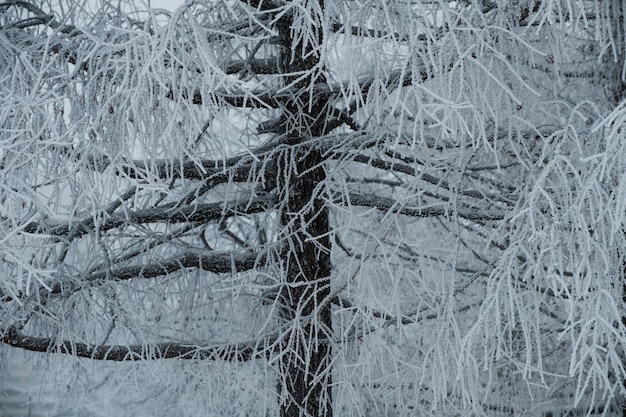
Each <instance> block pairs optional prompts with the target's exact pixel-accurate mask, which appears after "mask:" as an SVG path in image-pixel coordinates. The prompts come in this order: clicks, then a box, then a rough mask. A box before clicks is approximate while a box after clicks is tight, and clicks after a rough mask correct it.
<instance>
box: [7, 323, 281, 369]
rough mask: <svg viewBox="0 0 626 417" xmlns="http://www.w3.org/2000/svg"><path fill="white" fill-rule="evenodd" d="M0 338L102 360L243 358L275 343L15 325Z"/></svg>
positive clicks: (270, 348) (271, 339)
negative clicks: (105, 337)
mask: <svg viewBox="0 0 626 417" xmlns="http://www.w3.org/2000/svg"><path fill="white" fill-rule="evenodd" d="M2 334H3V335H2V336H0V342H2V343H6V344H7V345H10V346H13V347H17V348H22V349H25V350H30V351H33V352H47V353H48V352H52V353H62V354H68V355H74V356H78V357H82V358H89V359H95V360H103V361H143V360H157V359H196V360H197V359H201V360H215V361H228V362H246V361H250V360H252V359H257V358H267V357H268V356H269V355H271V354H272V352H273V351H274V349H275V347H276V345H277V344H276V339H277V338H276V336H269V337H265V338H263V339H260V340H257V341H252V342H242V343H234V344H223V345H213V346H199V345H198V344H196V343H189V344H186V343H157V344H154V345H90V344H86V343H75V342H72V341H69V340H62V341H56V340H54V339H52V338H47V337H31V336H26V335H23V334H20V333H19V332H18V331H17V330H16V329H15V327H9V328H8V329H6V330H4V331H3V332H2Z"/></svg>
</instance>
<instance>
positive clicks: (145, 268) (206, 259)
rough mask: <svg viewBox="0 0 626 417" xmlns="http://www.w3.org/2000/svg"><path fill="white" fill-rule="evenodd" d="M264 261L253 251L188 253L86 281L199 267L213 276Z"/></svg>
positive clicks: (101, 273) (99, 274) (150, 275)
mask: <svg viewBox="0 0 626 417" xmlns="http://www.w3.org/2000/svg"><path fill="white" fill-rule="evenodd" d="M262 260H263V259H262V257H261V256H260V255H259V254H257V253H250V252H217V251H206V252H196V251H187V252H183V253H182V254H180V255H177V256H174V257H172V258H169V259H164V260H162V261H157V262H153V263H150V264H147V265H132V266H123V267H118V268H114V269H111V270H109V271H98V272H94V273H92V274H90V275H88V276H87V277H86V278H85V280H86V281H103V280H114V281H124V280H128V279H133V278H155V277H160V276H164V275H167V274H170V273H172V272H175V271H179V270H182V269H186V268H199V269H202V270H205V271H209V272H214V273H227V272H243V271H248V270H250V269H252V268H254V267H255V265H256V264H257V261H262ZM53 292H54V289H53Z"/></svg>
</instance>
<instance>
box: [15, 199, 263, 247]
mask: <svg viewBox="0 0 626 417" xmlns="http://www.w3.org/2000/svg"><path fill="white" fill-rule="evenodd" d="M274 203H275V197H274V196H272V195H271V194H267V195H265V196H263V197H258V198H250V199H249V200H243V201H239V202H236V203H233V204H230V203H207V204H192V205H188V206H183V207H178V205H177V204H175V203H171V204H167V205H164V206H158V207H154V208H149V209H143V210H136V211H130V210H126V211H124V213H123V214H110V215H108V216H106V217H104V218H102V220H101V221H100V222H99V223H97V222H96V220H94V219H93V217H88V218H86V219H84V220H80V221H76V220H67V221H59V220H54V219H40V220H39V221H34V222H31V223H29V224H28V225H26V226H25V227H24V229H23V230H24V231H25V232H26V233H39V234H47V235H51V236H66V237H68V238H70V239H75V238H78V237H80V236H84V235H86V234H88V233H91V232H95V231H101V232H103V231H107V230H111V229H114V228H118V227H123V226H128V225H133V224H135V225H138V224H146V223H158V222H165V223H170V224H173V223H187V222H211V221H216V220H219V219H223V218H228V217H231V216H237V215H242V214H253V213H260V212H262V211H264V210H266V209H268V208H269V207H271V206H272V205H273V204H274Z"/></svg>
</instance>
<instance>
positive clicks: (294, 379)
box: [277, 1, 332, 417]
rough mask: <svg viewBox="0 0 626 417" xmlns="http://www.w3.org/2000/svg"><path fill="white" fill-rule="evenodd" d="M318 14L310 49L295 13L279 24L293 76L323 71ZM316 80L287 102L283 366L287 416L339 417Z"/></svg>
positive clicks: (282, 165)
mask: <svg viewBox="0 0 626 417" xmlns="http://www.w3.org/2000/svg"><path fill="white" fill-rule="evenodd" d="M318 5H319V7H320V9H318V10H323V7H324V5H323V2H322V1H319V2H318ZM311 6H313V4H311ZM311 16H313V22H311V23H312V25H311V27H309V28H308V31H309V34H310V33H313V34H314V38H315V40H316V41H317V44H316V42H308V43H307V44H306V45H305V44H303V43H301V42H302V40H301V39H302V38H300V37H297V38H296V39H298V40H294V38H293V36H292V21H293V16H292V15H289V14H286V15H285V16H283V17H282V18H281V19H280V20H279V21H278V22H277V29H278V32H279V36H280V39H281V46H282V52H281V57H280V60H281V67H282V68H283V70H284V71H285V72H287V73H296V72H299V71H306V70H310V69H312V68H315V67H317V66H318V65H319V59H320V54H319V49H317V48H318V47H319V46H320V45H321V44H322V41H323V35H322V30H321V27H322V22H321V18H322V16H321V14H318V13H315V11H313V10H311ZM315 20H317V21H315ZM301 30H304V29H301ZM309 39H310V38H309ZM310 74H312V75H310V76H308V77H304V78H302V79H298V78H297V77H286V82H287V84H288V85H290V84H291V85H292V87H291V88H290V93H291V94H292V95H291V97H292V98H291V99H290V100H289V101H288V102H287V103H286V104H285V109H284V115H283V116H284V120H285V129H284V130H285V131H286V132H287V135H289V136H290V139H291V141H290V143H292V144H293V145H292V147H291V148H290V149H289V150H287V151H285V152H283V153H282V154H281V155H280V156H279V158H280V160H279V161H278V168H279V169H278V175H279V178H278V186H279V192H280V194H281V195H280V198H281V200H282V201H284V205H283V208H282V211H281V215H280V220H281V223H282V226H283V230H285V233H287V234H288V239H287V241H288V242H289V248H287V255H286V256H287V259H286V263H285V268H286V271H285V272H286V282H285V283H284V290H283V291H282V297H281V299H282V304H281V310H280V315H281V318H282V319H283V320H285V321H288V322H289V323H290V324H291V334H290V337H289V338H288V340H286V341H285V342H284V344H283V349H282V355H281V358H280V362H279V371H280V378H281V381H280V384H281V386H282V395H283V400H282V403H281V417H296V416H298V417H300V416H310V417H324V416H327V417H330V416H332V392H331V369H330V364H331V358H332V352H331V345H330V343H329V340H328V338H329V335H330V332H331V331H332V319H331V311H330V302H329V301H330V300H329V299H330V272H331V263H330V239H329V236H328V232H329V223H328V209H327V208H326V206H325V202H324V200H323V199H322V198H321V197H322V195H323V192H324V191H323V190H324V187H325V181H326V172H325V170H324V167H323V156H322V155H321V153H320V152H319V151H318V150H315V149H312V148H311V147H310V146H306V145H302V143H303V142H304V141H306V140H308V139H311V138H315V137H319V136H321V135H322V134H323V129H324V119H325V118H324V115H325V114H326V111H327V107H328V98H327V97H325V96H323V95H319V96H312V95H311V92H312V89H311V88H310V87H311V85H315V84H324V83H325V82H326V77H325V75H324V73H323V72H322V71H311V72H310Z"/></svg>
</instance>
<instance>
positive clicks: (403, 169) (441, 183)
mask: <svg viewBox="0 0 626 417" xmlns="http://www.w3.org/2000/svg"><path fill="white" fill-rule="evenodd" d="M350 158H351V159H352V160H353V161H355V162H359V163H362V164H366V165H369V166H371V167H373V168H377V169H381V170H384V171H388V172H400V173H403V174H407V175H411V176H414V177H417V178H419V179H422V180H424V181H426V182H428V183H430V184H432V185H434V186H437V187H440V188H443V189H444V190H447V191H450V192H452V191H451V189H450V184H449V183H448V182H447V181H446V180H442V179H439V178H437V177H435V176H433V175H430V174H427V173H425V172H420V171H419V170H417V169H415V168H413V167H412V166H410V165H406V164H399V163H396V162H389V161H385V160H384V159H380V158H375V157H371V156H367V155H362V154H360V155H354V156H350ZM458 193H459V194H461V195H464V196H467V197H472V198H476V199H479V200H484V199H489V200H494V201H497V202H500V203H505V204H510V201H509V200H506V199H503V198H500V197H497V196H489V195H486V194H483V193H481V192H479V191H475V190H461V191H458Z"/></svg>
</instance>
